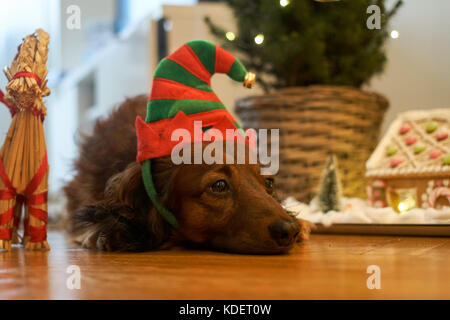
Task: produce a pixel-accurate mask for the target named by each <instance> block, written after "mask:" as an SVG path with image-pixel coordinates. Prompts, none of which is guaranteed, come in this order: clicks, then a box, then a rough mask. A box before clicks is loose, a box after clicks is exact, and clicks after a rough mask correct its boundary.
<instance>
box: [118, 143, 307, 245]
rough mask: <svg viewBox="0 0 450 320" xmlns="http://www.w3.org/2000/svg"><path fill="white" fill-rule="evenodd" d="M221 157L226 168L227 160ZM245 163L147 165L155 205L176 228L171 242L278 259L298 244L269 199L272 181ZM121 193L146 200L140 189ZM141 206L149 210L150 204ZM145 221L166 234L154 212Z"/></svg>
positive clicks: (166, 161) (296, 228) (294, 228)
mask: <svg viewBox="0 0 450 320" xmlns="http://www.w3.org/2000/svg"><path fill="white" fill-rule="evenodd" d="M206 145H207V144H206V143H205V144H203V147H205V146H206ZM193 149H194V148H192V150H193ZM223 154H224V161H223V163H226V162H227V161H226V158H227V157H230V155H229V154H227V153H226V152H224V153H223ZM234 154H236V152H235V153H234ZM247 155H248V154H247ZM246 159H247V160H246V162H245V163H244V164H205V163H201V164H179V165H175V164H173V162H172V160H171V158H170V157H164V158H159V159H154V160H153V162H152V163H153V170H152V171H153V180H154V182H155V186H156V189H157V191H158V192H159V194H160V200H161V202H162V203H163V204H164V205H165V206H166V208H168V209H169V210H171V211H172V212H173V213H174V215H175V217H176V218H177V220H178V222H179V227H178V228H177V229H172V231H171V235H172V239H174V240H175V241H176V242H181V243H190V244H194V245H199V246H203V247H208V248H211V249H215V250H221V251H228V252H239V253H281V252H286V251H288V250H289V249H290V248H291V247H292V246H293V244H294V243H295V241H296V240H298V239H299V238H298V237H299V232H300V231H301V230H300V225H299V223H298V222H297V220H296V219H294V218H292V217H291V216H290V215H288V214H287V213H286V211H285V210H284V209H283V208H282V206H281V205H280V203H279V202H278V201H277V200H276V198H275V197H274V193H275V186H274V180H273V178H272V177H270V176H265V175H262V174H261V171H260V166H259V165H258V164H250V163H248V156H247V157H246ZM192 160H193V159H192ZM228 162H233V163H235V161H228ZM132 170H134V172H135V174H132V175H131V176H134V175H138V176H139V175H140V171H139V169H138V168H137V166H134V169H132ZM140 180H141V178H140V177H138V178H136V177H135V178H133V181H140ZM133 189H136V188H130V187H129V186H126V187H124V188H122V190H128V191H130V190H133ZM127 193H128V197H135V196H136V195H137V194H140V197H145V196H146V195H145V196H144V195H142V194H145V191H144V188H143V186H141V187H140V188H138V189H137V190H136V192H127ZM127 202H133V201H130V200H128V201H127ZM147 205H149V206H150V207H151V202H150V201H148V202H147ZM155 215H156V216H155ZM150 216H151V217H152V218H151V219H150V228H151V229H152V230H156V229H167V228H163V227H162V226H160V225H159V224H166V225H167V223H166V222H165V221H164V220H163V219H162V218H161V217H160V216H159V213H157V211H156V209H155V208H151V209H150ZM166 227H167V226H166Z"/></svg>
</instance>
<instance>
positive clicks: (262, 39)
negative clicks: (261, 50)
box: [255, 33, 264, 44]
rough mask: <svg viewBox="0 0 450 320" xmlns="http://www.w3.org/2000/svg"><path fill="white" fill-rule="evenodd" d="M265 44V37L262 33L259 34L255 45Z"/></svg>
mask: <svg viewBox="0 0 450 320" xmlns="http://www.w3.org/2000/svg"><path fill="white" fill-rule="evenodd" d="M263 42H264V35H262V34H261V33H260V34H258V35H257V36H256V37H255V43H256V44H262V43H263Z"/></svg>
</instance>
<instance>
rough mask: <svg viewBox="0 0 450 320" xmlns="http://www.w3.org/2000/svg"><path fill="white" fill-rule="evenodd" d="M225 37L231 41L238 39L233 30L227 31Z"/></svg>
mask: <svg viewBox="0 0 450 320" xmlns="http://www.w3.org/2000/svg"><path fill="white" fill-rule="evenodd" d="M225 38H227V39H228V40H229V41H233V40H234V39H236V35H235V34H234V33H233V32H231V31H228V32H227V33H225Z"/></svg>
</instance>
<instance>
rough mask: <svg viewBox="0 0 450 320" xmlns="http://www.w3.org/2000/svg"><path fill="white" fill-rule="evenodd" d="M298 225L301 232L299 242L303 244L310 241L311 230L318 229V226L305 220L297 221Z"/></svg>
mask: <svg viewBox="0 0 450 320" xmlns="http://www.w3.org/2000/svg"><path fill="white" fill-rule="evenodd" d="M296 220H297V223H298V225H299V226H300V232H299V234H298V236H297V242H301V241H303V240H308V239H309V235H310V233H311V230H314V229H315V228H316V225H315V224H314V223H312V222H309V221H307V220H303V219H298V218H297V219H296Z"/></svg>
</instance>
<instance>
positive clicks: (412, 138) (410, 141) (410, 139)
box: [405, 136, 417, 146]
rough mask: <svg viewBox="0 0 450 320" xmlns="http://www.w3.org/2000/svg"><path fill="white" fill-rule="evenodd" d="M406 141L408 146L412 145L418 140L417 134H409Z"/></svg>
mask: <svg viewBox="0 0 450 320" xmlns="http://www.w3.org/2000/svg"><path fill="white" fill-rule="evenodd" d="M405 141H406V144H407V145H408V146H411V145H413V144H414V143H416V142H417V137H416V136H409V137H407V138H406V140H405Z"/></svg>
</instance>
